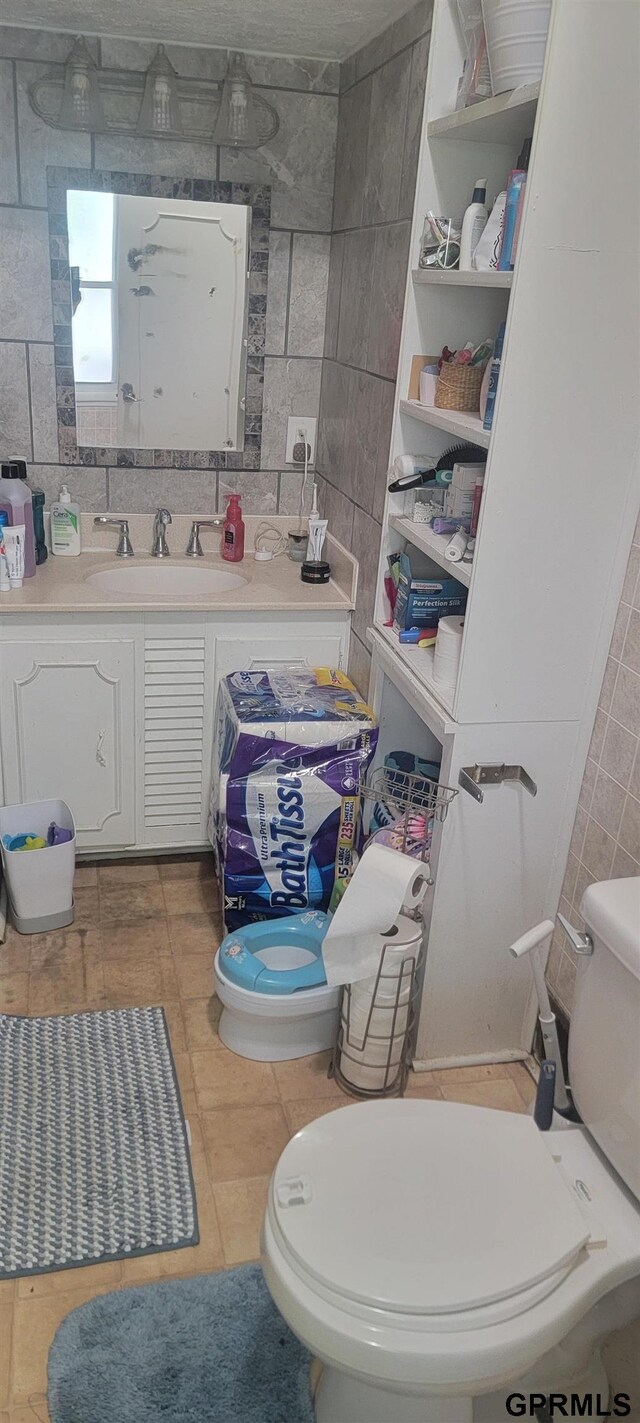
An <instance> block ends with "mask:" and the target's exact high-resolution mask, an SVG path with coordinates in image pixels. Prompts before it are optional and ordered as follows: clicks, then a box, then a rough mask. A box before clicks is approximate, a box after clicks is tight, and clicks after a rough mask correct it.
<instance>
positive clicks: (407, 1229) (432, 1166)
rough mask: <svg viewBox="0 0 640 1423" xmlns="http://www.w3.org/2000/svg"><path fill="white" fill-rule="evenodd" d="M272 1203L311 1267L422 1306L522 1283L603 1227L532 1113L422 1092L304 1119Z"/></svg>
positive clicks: (442, 1309) (364, 1296) (446, 1308)
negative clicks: (595, 1226) (595, 1225)
mask: <svg viewBox="0 0 640 1423" xmlns="http://www.w3.org/2000/svg"><path fill="white" fill-rule="evenodd" d="M269 1215H270V1220H271V1223H272V1225H273V1227H274V1229H275V1232H276V1236H278V1234H279V1235H280V1238H281V1240H282V1243H283V1245H284V1247H285V1250H286V1252H287V1254H288V1256H289V1258H290V1259H291V1260H292V1263H294V1265H295V1264H297V1266H298V1267H301V1268H302V1271H303V1273H304V1275H305V1276H306V1278H307V1279H308V1278H309V1276H311V1277H314V1278H315V1279H316V1280H318V1281H319V1282H320V1283H321V1284H323V1285H324V1286H327V1287H328V1288H329V1289H330V1290H331V1291H333V1292H335V1293H337V1294H340V1295H343V1296H345V1297H348V1298H350V1299H352V1300H358V1301H360V1302H362V1303H364V1304H368V1305H371V1306H375V1307H378V1308H381V1309H387V1310H393V1311H399V1312H402V1313H410V1314H411V1313H416V1314H429V1313H437V1314H443V1313H448V1312H450V1311H458V1310H464V1309H473V1308H476V1307H479V1306H481V1305H485V1304H489V1303H491V1302H495V1301H498V1300H503V1299H506V1298H507V1297H508V1296H509V1295H515V1294H520V1293H521V1292H522V1291H524V1290H526V1289H527V1288H528V1287H529V1286H531V1285H534V1284H536V1283H538V1282H539V1281H542V1280H545V1279H547V1278H548V1277H549V1276H551V1275H553V1274H556V1273H557V1272H558V1271H559V1270H561V1268H562V1266H563V1265H567V1266H568V1264H569V1263H570V1262H571V1261H572V1259H573V1258H574V1257H575V1256H576V1255H577V1254H578V1252H579V1251H580V1249H581V1248H582V1246H583V1245H584V1244H585V1242H586V1240H587V1239H588V1236H589V1231H588V1228H587V1226H586V1225H585V1221H584V1219H583V1217H582V1215H581V1213H580V1211H579V1209H578V1206H577V1204H576V1203H575V1202H574V1200H573V1198H572V1196H571V1195H570V1192H569V1187H568V1186H567V1185H566V1184H565V1182H564V1180H563V1178H562V1177H561V1175H560V1173H559V1171H558V1169H557V1167H556V1166H555V1165H554V1162H553V1160H552V1157H551V1154H550V1152H549V1150H548V1147H547V1146H546V1144H545V1142H544V1140H543V1139H542V1137H541V1135H540V1133H539V1131H538V1129H537V1127H536V1126H535V1123H534V1122H533V1120H532V1119H531V1118H530V1117H526V1116H518V1115H515V1114H512V1113H509V1112H500V1111H492V1110H487V1109H485V1108H482V1107H468V1106H463V1105H461V1104H459V1103H453V1102H436V1101H426V1100H420V1099H414V1100H405V1101H397V1100H396V1101H378V1102H371V1103H362V1104H360V1105H358V1106H350V1107H345V1108H343V1109H342V1110H340V1111H336V1112H331V1113H330V1114H328V1115H327V1116H324V1117H321V1118H319V1119H318V1120H317V1121H315V1122H311V1123H310V1124H309V1125H308V1126H306V1127H304V1128H303V1130H302V1131H300V1132H298V1134H297V1136H295V1137H294V1138H293V1139H292V1141H290V1142H289V1145H288V1146H287V1147H286V1148H285V1150H284V1151H283V1153H282V1156H281V1157H280V1161H279V1163H278V1166H277V1167H276V1170H275V1172H274V1177H273V1180H272V1185H271V1193H270V1200H269Z"/></svg>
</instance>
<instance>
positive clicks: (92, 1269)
mask: <svg viewBox="0 0 640 1423" xmlns="http://www.w3.org/2000/svg"><path fill="white" fill-rule="evenodd" d="M121 1279H122V1262H121V1261H120V1260H105V1262H104V1264H103V1265H82V1266H80V1267H79V1268H78V1269H77V1270H52V1271H51V1273H50V1274H48V1275H25V1276H24V1278H23V1279H21V1280H18V1281H17V1282H16V1283H17V1290H18V1299H43V1298H44V1297H45V1296H46V1295H59V1294H69V1292H70V1291H72V1290H91V1289H93V1287H94V1285H95V1286H96V1287H97V1288H98V1289H100V1288H101V1287H104V1288H105V1289H106V1288H109V1289H112V1290H114V1289H117V1287H118V1285H119V1284H120V1281H121Z"/></svg>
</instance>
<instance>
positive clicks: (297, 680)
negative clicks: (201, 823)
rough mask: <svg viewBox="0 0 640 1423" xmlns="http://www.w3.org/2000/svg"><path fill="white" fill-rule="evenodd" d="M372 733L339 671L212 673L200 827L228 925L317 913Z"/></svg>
mask: <svg viewBox="0 0 640 1423" xmlns="http://www.w3.org/2000/svg"><path fill="white" fill-rule="evenodd" d="M376 740H377V730H376V729H375V727H374V725H373V714H372V712H371V710H370V708H369V707H368V706H366V704H365V703H364V702H362V700H361V699H360V697H359V694H358V692H357V690H356V688H355V687H354V686H353V683H351V682H350V681H349V679H348V678H347V677H345V675H344V673H342V672H339V671H334V670H333V669H331V668H314V669H309V670H307V671H300V670H299V669H287V668H284V669H282V668H278V670H277V671H269V672H253V671H252V672H236V673H232V675H231V676H229V677H226V678H225V679H224V680H223V682H222V683H221V685H220V690H219V693H218V706H217V714H216V751H215V757H214V763H215V764H214V780H213V791H212V806H211V810H212V816H211V825H212V840H213V844H214V850H215V854H216V860H217V865H218V873H219V876H220V880H221V884H222V889H223V896H224V917H225V923H226V927H227V930H228V931H231V930H233V929H238V928H241V927H242V925H243V924H248V923H253V922H255V921H256V920H261V919H270V918H282V917H284V916H287V915H289V914H299V913H300V912H301V911H303V910H305V909H322V910H326V909H327V908H328V905H329V900H330V898H331V893H332V890H333V886H334V882H335V880H336V877H338V878H342V877H344V875H345V874H348V873H349V870H350V866H351V854H352V851H353V848H354V840H355V835H356V829H357V821H358V812H359V802H360V798H359V795H358V787H359V784H360V782H361V780H362V779H364V776H365V774H366V770H367V767H368V765H369V763H370V760H371V757H372V755H373V752H374V750H375V745H376Z"/></svg>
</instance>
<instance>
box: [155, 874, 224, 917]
mask: <svg viewBox="0 0 640 1423" xmlns="http://www.w3.org/2000/svg"><path fill="white" fill-rule="evenodd" d="M162 885H163V887H164V902H165V904H166V912H167V914H170V915H172V916H173V915H174V914H206V913H211V911H212V910H214V909H218V908H219V905H220V897H219V895H218V886H217V884H216V882H215V880H209V879H207V880H202V879H194V880H184V879H177V880H168V879H163V880H162Z"/></svg>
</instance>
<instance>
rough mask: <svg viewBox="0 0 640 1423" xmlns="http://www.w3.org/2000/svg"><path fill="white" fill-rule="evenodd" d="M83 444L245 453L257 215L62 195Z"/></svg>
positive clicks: (236, 207)
mask: <svg viewBox="0 0 640 1423" xmlns="http://www.w3.org/2000/svg"><path fill="white" fill-rule="evenodd" d="M67 220H68V226H69V263H70V267H71V279H72V296H73V308H74V312H73V319H72V339H73V372H74V382H75V392H76V416H77V430H78V444H79V445H95V444H98V445H109V446H117V447H120V448H138V449H178V450H179V449H190V450H216V449H225V448H226V449H231V450H237V449H242V446H243V440H244V417H243V410H242V398H243V396H244V387H245V368H246V346H245V334H246V309H247V272H248V266H249V233H250V222H251V209H250V208H249V207H246V206H242V205H240V204H232V203H206V202H192V201H189V200H186V199H174V198H148V197H132V196H128V195H127V196H119V195H115V194H113V193H104V192H89V191H82V192H77V191H75V190H69V192H68V193H67Z"/></svg>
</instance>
